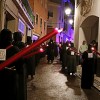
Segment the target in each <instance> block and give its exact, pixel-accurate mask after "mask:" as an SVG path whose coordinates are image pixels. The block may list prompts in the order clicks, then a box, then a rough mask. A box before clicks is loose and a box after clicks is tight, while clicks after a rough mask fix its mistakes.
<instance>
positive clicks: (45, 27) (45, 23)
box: [44, 22, 46, 30]
mask: <svg viewBox="0 0 100 100" xmlns="http://www.w3.org/2000/svg"><path fill="white" fill-rule="evenodd" d="M45 29H46V22H44V30H45Z"/></svg>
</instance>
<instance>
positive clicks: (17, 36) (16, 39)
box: [13, 32, 26, 50]
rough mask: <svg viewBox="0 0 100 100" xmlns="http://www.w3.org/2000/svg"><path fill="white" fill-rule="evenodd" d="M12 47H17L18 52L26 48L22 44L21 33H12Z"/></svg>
mask: <svg viewBox="0 0 100 100" xmlns="http://www.w3.org/2000/svg"><path fill="white" fill-rule="evenodd" d="M13 38H14V41H13V45H14V46H17V47H18V48H19V49H20V50H22V49H23V48H25V47H26V45H25V43H24V42H22V33H21V32H14V33H13Z"/></svg>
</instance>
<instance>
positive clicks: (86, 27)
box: [81, 15, 99, 44]
mask: <svg viewBox="0 0 100 100" xmlns="http://www.w3.org/2000/svg"><path fill="white" fill-rule="evenodd" d="M98 23H99V17H97V16H94V15H91V16H88V17H87V18H86V19H85V20H84V21H83V22H82V24H81V27H82V29H83V32H84V35H85V38H86V41H87V43H88V44H89V43H90V42H91V41H92V40H97V38H98Z"/></svg>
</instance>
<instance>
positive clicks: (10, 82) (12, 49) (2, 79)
mask: <svg viewBox="0 0 100 100" xmlns="http://www.w3.org/2000/svg"><path fill="white" fill-rule="evenodd" d="M0 49H5V50H6V59H5V60H7V59H8V58H10V57H12V56H13V55H15V54H16V53H18V52H19V51H20V50H19V48H18V47H16V46H13V45H12V32H11V31H10V30H8V29H3V30H2V31H1V32H0ZM5 60H4V61H5ZM4 61H0V63H2V62H4ZM14 66H15V67H14ZM22 66H23V59H19V60H17V61H15V62H13V63H12V64H10V65H8V66H5V68H4V69H2V70H0V98H3V100H7V99H9V100H17V92H16V91H17V82H16V73H17V74H20V73H21V72H22V71H21V67H22ZM12 67H13V68H14V69H15V70H13V68H12Z"/></svg>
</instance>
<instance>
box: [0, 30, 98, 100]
mask: <svg viewBox="0 0 100 100" xmlns="http://www.w3.org/2000/svg"><path fill="white" fill-rule="evenodd" d="M34 42H35V41H34ZM31 44H32V40H31V37H27V42H26V43H24V42H22V33H21V32H14V33H12V32H11V31H10V30H8V29H3V30H2V31H1V32H0V49H3V50H6V54H5V57H4V59H3V60H0V63H2V62H4V61H6V60H7V59H9V58H10V57H12V56H13V55H15V54H16V53H18V52H20V51H21V50H23V49H24V48H27V47H28V46H30V45H31ZM40 47H42V48H43V49H44V53H42V54H41V56H40V57H45V55H47V63H48V64H50V63H51V64H52V63H53V61H54V59H55V57H58V56H59V57H60V59H59V60H60V62H61V65H62V71H66V74H68V75H75V74H76V66H77V65H78V64H81V65H82V78H81V87H82V88H90V87H91V86H92V85H93V79H94V73H96V64H97V55H96V53H92V50H91V47H94V48H95V50H97V48H98V47H97V42H96V41H95V40H93V41H92V42H91V43H90V44H89V45H87V43H86V41H83V43H82V45H81V46H80V48H79V53H78V52H77V50H76V48H75V47H74V43H73V42H71V41H66V43H60V44H57V43H56V42H55V41H54V40H53V39H50V41H49V42H48V43H47V44H45V43H42V44H41V45H40ZM37 49H39V48H35V50H32V51H30V53H31V52H34V51H36V50H37ZM79 54H80V55H79ZM88 58H91V59H88ZM0 59H1V58H0ZM38 62H39V54H36V55H33V56H31V57H30V58H27V59H24V57H20V58H19V59H18V60H16V61H14V62H13V63H11V64H10V65H8V66H6V67H5V68H4V69H3V70H0V94H2V97H3V98H6V99H9V98H10V100H17V99H16V98H18V97H20V96H21V95H22V94H21V93H22V92H20V88H22V85H23V84H24V82H25V81H26V80H25V79H26V77H28V76H29V75H30V76H31V79H33V78H34V77H33V76H34V75H35V69H36V66H37V64H38ZM87 62H88V63H87ZM91 62H92V63H91ZM89 64H90V65H89ZM94 64H95V68H94ZM13 66H14V67H13ZM87 66H89V67H87ZM12 67H13V68H12ZM12 69H15V70H12ZM86 70H87V71H86ZM9 73H10V74H9ZM16 73H17V74H16ZM12 74H13V75H14V76H13V77H12V76H11V75H12ZM15 74H16V75H15ZM23 75H26V76H24V77H23ZM11 77H12V78H11ZM15 77H16V79H17V81H19V82H18V83H16V81H15ZM9 79H10V80H11V82H10V81H9ZM22 79H23V80H24V81H23V82H21V81H22ZM85 82H86V83H85ZM24 86H25V84H24ZM24 86H23V88H24ZM10 87H17V88H16V90H15V88H10ZM18 88H19V90H18ZM5 90H6V91H5ZM11 91H14V92H12V94H11ZM24 91H25V90H24ZM16 92H17V93H19V95H20V96H18V95H16ZM5 94H7V95H6V97H5ZM12 95H13V96H12ZM15 95H16V96H15ZM23 95H24V94H23ZM23 98H24V97H23ZM4 100H5V99H4ZM20 100H23V99H22V98H21V99H20Z"/></svg>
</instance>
